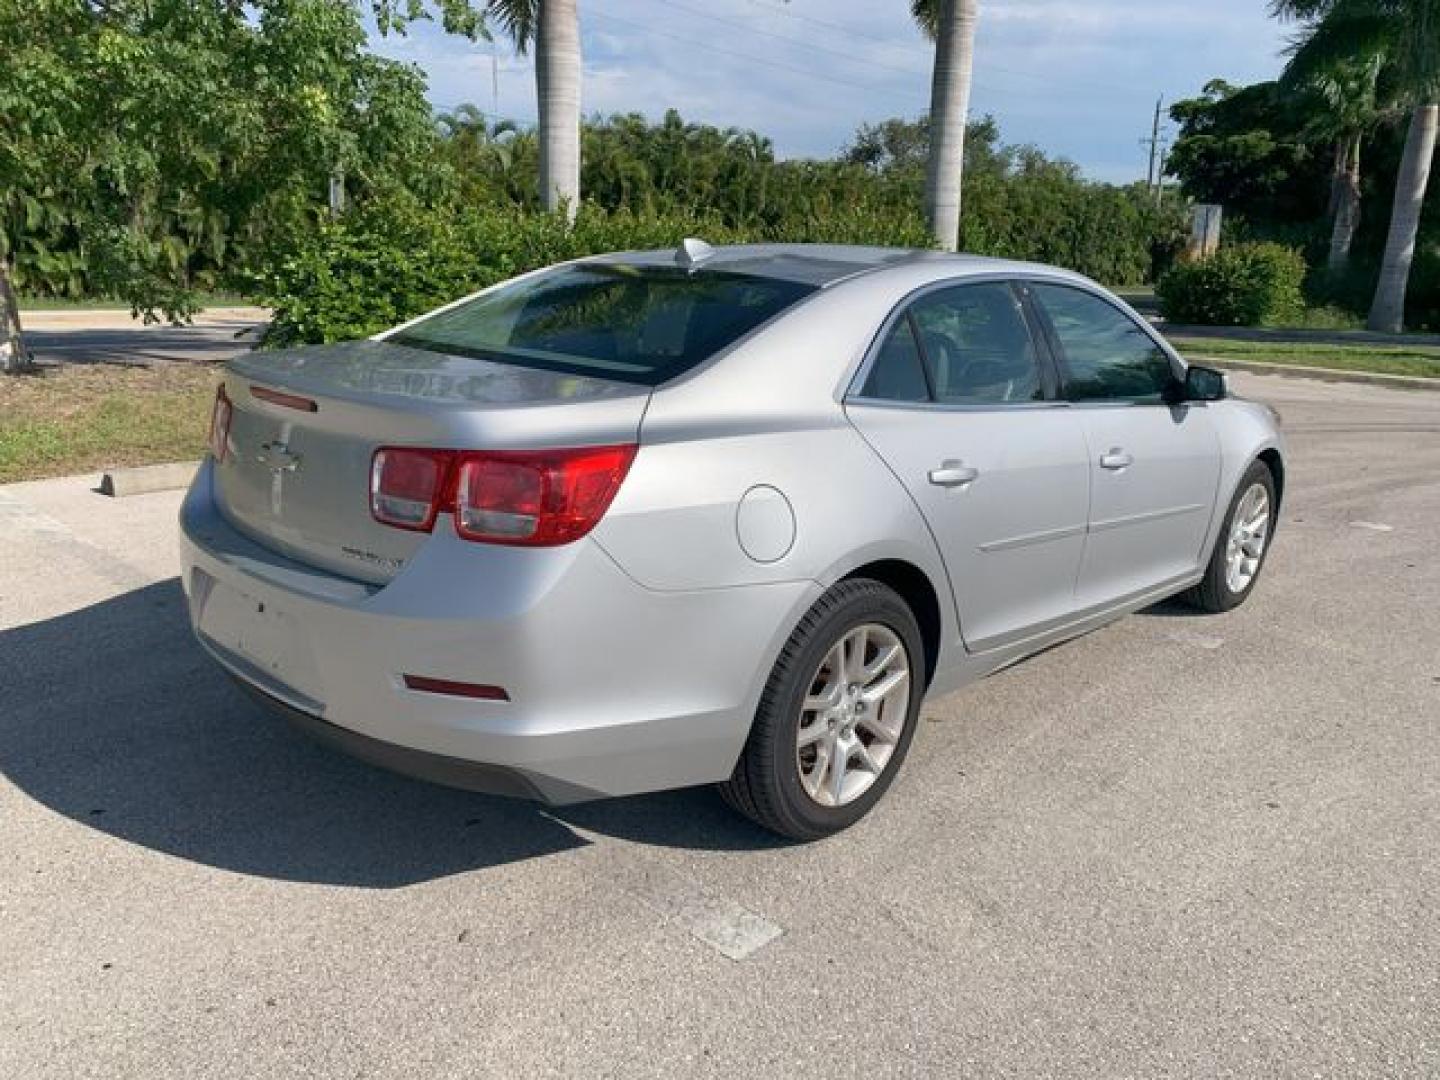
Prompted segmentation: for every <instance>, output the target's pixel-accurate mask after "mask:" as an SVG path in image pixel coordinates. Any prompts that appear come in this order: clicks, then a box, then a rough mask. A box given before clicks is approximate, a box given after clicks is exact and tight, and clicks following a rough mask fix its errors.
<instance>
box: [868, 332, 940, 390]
mask: <svg viewBox="0 0 1440 1080" xmlns="http://www.w3.org/2000/svg"><path fill="white" fill-rule="evenodd" d="M923 363H924V362H923V361H922V360H921V359H920V346H919V345H918V344H917V343H916V341H915V329H914V327H913V326H912V325H911V323H910V317H909V316H908V315H905V316H901V318H900V320H899V321H898V322H896V323H895V327H894V329H892V330H891V331H890V334H889V336H888V337H886V339H885V344H883V345H881V346H880V351H879V352H878V353H877V354H876V355H875V363H874V364H872V365H871V367H870V375H869V377H868V378H866V380H865V386H864V388H863V389H862V390H861V391H860V394H861V396H862V397H867V398H875V399H877V400H879V401H929V400H930V388H929V387H928V386H927V385H926V384H925V369H924V367H923Z"/></svg>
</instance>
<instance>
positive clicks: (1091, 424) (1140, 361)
mask: <svg viewBox="0 0 1440 1080" xmlns="http://www.w3.org/2000/svg"><path fill="white" fill-rule="evenodd" d="M1028 288H1029V289H1030V292H1031V295H1032V296H1033V297H1034V298H1035V300H1036V302H1037V303H1038V305H1039V306H1040V308H1041V309H1042V314H1043V318H1044V319H1045V320H1047V321H1048V328H1049V331H1050V333H1051V334H1052V337H1053V340H1054V342H1055V345H1056V353H1057V357H1058V359H1059V361H1060V368H1061V377H1062V381H1063V388H1062V392H1063V394H1064V396H1065V398H1066V399H1067V400H1068V401H1071V402H1072V403H1073V407H1074V412H1075V415H1076V416H1077V417H1079V418H1080V421H1081V423H1082V425H1083V427H1084V431H1085V441H1086V445H1087V448H1088V453H1089V465H1090V517H1089V526H1088V530H1089V535H1088V537H1087V539H1086V542H1085V553H1084V557H1083V559H1082V561H1081V566H1080V576H1079V579H1078V581H1077V584H1076V601H1077V605H1078V607H1079V609H1080V610H1082V611H1084V610H1088V609H1091V608H1096V607H1103V606H1106V605H1107V604H1110V603H1113V602H1115V601H1117V600H1121V599H1125V598H1128V597H1133V596H1137V595H1139V594H1141V593H1144V592H1147V591H1152V590H1155V589H1158V588H1161V587H1163V586H1165V585H1168V584H1171V583H1174V582H1177V581H1179V580H1182V579H1184V578H1185V577H1186V576H1189V575H1193V574H1194V573H1195V572H1196V571H1197V570H1198V569H1199V567H1200V566H1201V564H1202V563H1203V561H1204V556H1205V552H1204V551H1203V550H1202V548H1203V545H1204V542H1205V534H1206V531H1207V530H1208V528H1209V524H1210V516H1211V510H1212V508H1213V507H1214V505H1215V499H1216V488H1217V486H1218V484H1219V482H1220V441H1219V438H1218V436H1217V435H1216V433H1215V428H1214V424H1213V423H1212V419H1211V416H1210V413H1209V411H1208V410H1207V408H1206V406H1205V405H1204V404H1169V403H1167V402H1168V401H1170V400H1173V398H1172V391H1173V389H1174V383H1175V380H1176V376H1177V375H1178V372H1177V371H1176V370H1175V368H1174V366H1173V364H1172V362H1171V359H1170V356H1169V354H1168V353H1167V352H1166V351H1165V350H1164V349H1163V348H1162V347H1161V346H1160V344H1159V343H1158V342H1157V341H1156V340H1155V339H1154V338H1153V337H1152V336H1151V334H1150V332H1149V331H1148V330H1146V329H1145V328H1144V327H1142V326H1141V325H1139V324H1138V323H1137V322H1136V321H1135V320H1134V319H1133V318H1131V316H1130V315H1128V314H1126V313H1125V312H1124V311H1122V310H1121V309H1120V308H1118V307H1116V306H1115V305H1114V304H1112V303H1111V302H1110V301H1108V300H1106V299H1105V298H1103V297H1101V296H1098V295H1096V294H1094V293H1091V292H1089V291H1088V290H1085V289H1081V288H1077V287H1072V286H1068V285H1058V284H1049V283H1041V282H1035V283H1032V284H1031V285H1029V286H1028Z"/></svg>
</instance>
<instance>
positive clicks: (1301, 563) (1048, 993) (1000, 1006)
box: [0, 376, 1440, 1080]
mask: <svg viewBox="0 0 1440 1080" xmlns="http://www.w3.org/2000/svg"><path fill="white" fill-rule="evenodd" d="M1235 383H1236V384H1237V386H1238V387H1239V388H1240V389H1242V390H1243V391H1244V392H1246V393H1249V394H1251V395H1252V396H1258V397H1262V398H1267V399H1270V400H1272V401H1274V402H1275V403H1276V404H1277V405H1278V406H1279V407H1280V408H1281V410H1282V412H1283V413H1284V417H1285V422H1286V427H1287V430H1288V432H1289V434H1290V437H1291V439H1292V441H1293V447H1292V452H1293V462H1292V472H1291V478H1290V491H1289V494H1288V498H1287V503H1286V506H1285V512H1284V520H1283V524H1282V527H1281V529H1280V531H1279V534H1278V539H1277V542H1276V546H1275V548H1274V551H1273V556H1272V558H1271V560H1270V563H1269V567H1268V571H1267V576H1266V578H1265V579H1264V580H1262V582H1261V583H1260V585H1259V588H1258V592H1257V593H1256V595H1255V596H1254V597H1253V598H1252V600H1251V602H1250V603H1249V604H1247V605H1246V606H1245V607H1244V608H1242V609H1240V610H1239V611H1237V612H1235V613H1232V614H1231V615H1228V616H1223V617H1202V616H1197V615H1193V614H1190V613H1188V612H1187V611H1185V610H1184V609H1182V608H1179V607H1176V606H1162V607H1160V608H1158V609H1155V610H1153V611H1150V612H1147V613H1144V614H1140V615H1136V616H1132V617H1130V618H1128V619H1125V620H1123V621H1122V622H1120V623H1117V624H1115V625H1113V626H1111V627H1109V628H1107V629H1105V630H1102V631H1100V632H1098V633H1096V634H1093V635H1091V636H1089V637H1087V638H1084V639H1082V640H1080V641H1076V642H1074V643H1071V644H1069V645H1066V646H1063V647H1061V648H1058V649H1055V650H1052V651H1050V652H1047V653H1045V654H1043V655H1041V656H1039V657H1037V658H1035V659H1033V660H1031V661H1029V662H1028V663H1025V664H1023V665H1020V666H1019V667H1016V668H1014V669H1011V670H1010V671H1007V672H1005V673H1003V674H1001V675H998V676H996V677H995V678H992V679H990V680H988V681H987V682H985V683H984V684H981V685H978V686H975V687H972V688H970V689H968V690H966V691H964V692H962V693H960V694H957V695H953V696H951V697H948V698H945V699H943V700H939V701H933V702H930V703H929V705H928V707H927V708H926V710H925V713H924V727H923V730H922V731H921V732H920V735H919V738H918V739H917V741H916V745H915V749H914V752H913V753H912V755H911V758H910V760H909V762H908V763H907V765H906V770H905V774H904V776H903V777H902V779H901V782H900V783H899V784H898V785H897V786H896V788H895V789H894V790H893V791H892V792H891V794H890V796H889V798H888V799H887V800H886V801H885V803H884V804H882V806H881V807H880V808H879V810H878V811H877V812H876V813H875V814H874V815H873V816H872V817H871V818H870V819H869V820H868V821H867V822H866V823H864V824H863V825H862V826H860V827H858V828H857V829H855V830H853V831H852V832H850V833H848V834H846V835H844V836H842V837H840V838H838V839H835V840H832V841H828V842H824V843H819V844H814V845H810V846H802V847H791V846H785V845H781V844H778V843H776V842H773V841H772V840H770V839H768V838H767V837H766V836H764V835H763V834H761V833H759V832H757V831H756V830H754V829H753V828H751V827H750V826H748V825H747V824H745V823H743V822H741V821H739V820H738V819H736V818H733V817H731V816H730V814H729V813H728V812H727V811H726V810H725V808H724V807H723V806H722V805H721V804H720V803H719V802H718V800H717V799H716V798H715V797H714V796H713V795H712V794H711V793H709V792H707V791H693V792H682V793H677V794H669V795H661V796H654V797H649V798H637V799H629V800H625V801H620V802H612V803H603V804H596V805H592V806H586V807H579V808H573V809H568V810H564V811H557V812H554V813H549V812H545V811H542V810H540V809H538V808H536V807H533V806H530V805H527V804H523V803H514V802H505V801H502V800H498V799H491V798H486V797H482V796H476V795H468V794H464V793H458V792H452V791H446V790H442V789H438V788H432V787H427V786H425V785H423V784H419V783H414V782H410V781H407V780H403V779H399V778H396V777H392V776H389V775H387V774H384V773H381V772H377V771H374V770H372V769H369V768H367V767H365V766H362V765H359V764H356V763H354V762H351V761H348V760H345V759H343V758H340V757H335V756H332V755H331V754H330V753H328V752H326V751H324V750H322V749H319V748H317V747H314V746H312V745H310V744H309V743H307V742H306V741H304V740H303V739H301V738H300V737H298V736H296V735H294V734H292V733H291V732H290V731H289V730H287V729H286V728H285V727H284V726H283V725H282V724H281V723H280V722H278V721H275V720H272V719H270V718H269V717H268V716H266V715H264V714H263V713H261V712H259V711H257V709H256V708H255V707H253V706H252V705H250V704H249V703H248V702H247V701H246V700H245V699H244V698H242V696H241V695H240V694H239V692H238V691H236V690H235V689H233V688H232V687H231V686H230V685H229V684H228V683H227V681H226V680H225V679H224V678H223V677H222V676H221V675H220V674H219V673H218V672H217V671H216V670H215V669H214V668H213V667H212V666H211V665H210V664H209V663H208V662H207V661H206V660H205V659H204V658H203V657H202V656H201V655H200V653H199V651H198V650H197V648H196V647H195V646H194V645H192V644H191V642H190V640H189V638H188V636H187V631H186V628H185V623H184V616H183V613H182V609H181V597H180V591H179V588H178V586H177V584H176V581H175V578H174V567H175V563H174V555H173V540H172V531H173V528H174V524H173V521H174V515H175V509H176V506H177V503H178V501H179V496H178V494H162V495H152V496H139V497H135V498H133V499H128V500H114V501H111V500H106V499H103V498H101V497H100V496H97V495H94V494H92V493H91V492H90V491H89V490H88V485H87V484H86V483H84V482H80V481H59V482H56V481H51V482H42V483H37V484H30V485H16V486H12V487H8V488H0V1076H5V1077H17V1078H18V1077H24V1078H27V1080H42V1078H50V1077H54V1078H65V1080H72V1078H76V1077H107V1078H108V1077H179V1076H185V1077H202V1076H203V1077H212V1076H214V1077H236V1078H240V1077H244V1078H247V1080H249V1078H260V1077H282V1076H286V1077H288V1076H295V1075H309V1076H324V1077H341V1076H344V1077H362V1076H363V1077H379V1076H383V1077H400V1076H418V1077H426V1078H433V1077H459V1076H483V1075H497V1076H499V1075H504V1076H523V1077H531V1076H615V1077H627V1078H628V1077H643V1076H664V1077H676V1076H685V1077H689V1076H715V1077H726V1078H733V1077H748V1076H767V1077H779V1076H783V1077H842V1076H866V1077H871V1076H888V1075H913V1076H960V1075H968V1076H991V1075H995V1076H999V1075H1008V1076H1023V1077H1036V1076H1091V1077H1106V1078H1112V1077H1127V1076H1146V1077H1153V1076H1167V1075H1169V1076H1206V1077H1218V1076H1256V1077H1260V1076H1263V1077H1289V1076H1294V1077H1301V1076H1304V1077H1313V1076H1327V1077H1359V1076H1373V1077H1433V1076H1436V1075H1437V1074H1440V731H1437V727H1440V723H1437V722H1440V603H1437V601H1440V396H1437V395H1432V394H1422V393H1408V394H1407V393H1404V392H1400V391H1393V390H1385V389H1380V388H1372V387H1359V386H1330V385H1325V384H1321V383H1318V382H1310V381H1300V380H1282V379H1279V378H1276V377H1254V376H1239V377H1237V378H1236V379H1235ZM732 955H740V956H742V957H743V958H742V959H738V960H737V959H732V958H731V956H732Z"/></svg>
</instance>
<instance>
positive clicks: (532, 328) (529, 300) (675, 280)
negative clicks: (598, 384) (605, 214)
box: [390, 263, 815, 386]
mask: <svg viewBox="0 0 1440 1080" xmlns="http://www.w3.org/2000/svg"><path fill="white" fill-rule="evenodd" d="M814 291H815V287H814V286H813V285H806V284H802V283H799V282H794V281H782V280H779V279H775V278H766V277H758V276H755V275H752V274H738V273H729V272H726V271H722V270H698V271H691V270H689V269H687V268H684V267H678V266H677V267H668V266H625V265H619V264H612V263H591V264H585V263H580V264H577V265H574V266H566V267H561V268H559V269H557V270H554V271H551V272H550V273H547V274H541V275H539V276H538V277H533V278H528V279H526V280H524V281H517V282H514V283H513V284H510V285H506V286H502V287H501V288H499V289H495V290H493V291H491V292H488V293H485V294H484V295H482V296H477V297H476V298H475V299H473V300H470V301H467V302H466V303H463V304H460V305H459V306H458V307H454V308H451V309H450V310H448V311H442V312H440V313H438V314H435V315H432V316H430V317H429V318H427V319H422V320H421V321H420V322H417V323H415V324H414V325H413V326H410V327H407V328H406V329H405V330H403V331H401V332H400V333H398V334H395V335H394V336H392V337H391V338H390V340H391V341H393V342H395V343H396V344H399V345H408V346H410V347H412V348H419V349H428V350H430V351H432V352H441V353H450V354H454V355H459V356H478V357H480V358H482V359H486V360H494V361H497V362H500V363H507V364H515V365H518V366H521V367H534V368H542V369H545V370H549V371H561V372H566V373H569V374H574V375H590V376H596V377H600V378H609V379H620V380H622V381H626V382H636V383H642V384H644V385H646V386H656V385H658V384H660V383H662V382H664V381H666V380H667V379H672V378H674V377H676V376H677V375H680V374H683V373H684V372H686V371H688V370H690V369H691V368H693V367H695V366H696V365H698V364H700V363H701V362H703V361H704V360H706V359H708V358H709V357H711V356H713V355H715V354H716V353H717V352H720V351H721V350H722V349H724V348H726V347H728V346H729V345H732V344H734V342H736V341H738V340H739V339H740V338H741V337H743V336H745V335H746V334H747V333H749V332H750V331H751V330H753V329H755V328H756V327H758V326H759V325H760V324H762V323H765V322H768V321H769V320H770V319H772V318H774V317H775V316H776V315H778V314H780V312H782V311H784V310H785V309H786V308H788V307H790V306H792V305H793V304H796V303H799V302H800V301H801V300H803V299H804V298H805V297H807V296H809V295H810V294H812V293H813V292H814Z"/></svg>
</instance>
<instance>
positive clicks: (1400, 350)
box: [1170, 337, 1440, 379]
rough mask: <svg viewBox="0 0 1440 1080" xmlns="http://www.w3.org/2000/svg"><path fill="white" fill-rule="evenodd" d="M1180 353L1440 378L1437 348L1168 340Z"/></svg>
mask: <svg viewBox="0 0 1440 1080" xmlns="http://www.w3.org/2000/svg"><path fill="white" fill-rule="evenodd" d="M1170 340H1171V342H1172V343H1173V344H1174V346H1175V347H1176V348H1177V349H1179V350H1180V352H1181V353H1182V354H1183V355H1186V356H1195V357H1205V356H1213V357H1215V358H1216V359H1217V360H1255V361H1259V362H1261V363H1271V364H1295V365H1297V366H1299V367H1313V368H1328V369H1330V370H1332V371H1369V372H1374V373H1376V374H1380V375H1412V376H1417V377H1419V378H1423V379H1440V348H1428V347H1425V346H1419V345H1415V346H1410V345H1324V344H1318V343H1316V344H1310V343H1304V344H1296V343H1288V342H1269V341H1228V340H1224V339H1220V338H1185V337H1175V338H1171V339H1170Z"/></svg>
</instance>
